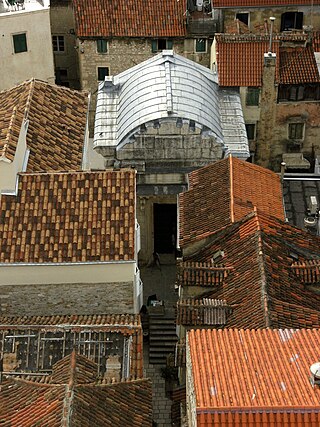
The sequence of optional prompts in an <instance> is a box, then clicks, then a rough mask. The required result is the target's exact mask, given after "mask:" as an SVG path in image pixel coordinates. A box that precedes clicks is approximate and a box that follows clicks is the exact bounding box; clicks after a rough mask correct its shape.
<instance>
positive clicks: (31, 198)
mask: <svg viewBox="0 0 320 427" xmlns="http://www.w3.org/2000/svg"><path fill="white" fill-rule="evenodd" d="M0 219H1V221H0V263H20V262H26V263H44V262H86V261H118V260H125V261H127V260H133V259H134V244H135V243H134V236H135V171H133V170H121V171H104V172H73V173H43V174H22V175H20V176H19V191H18V194H17V196H12V195H2V196H1V201H0Z"/></svg>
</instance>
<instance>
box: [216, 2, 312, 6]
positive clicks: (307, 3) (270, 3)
mask: <svg viewBox="0 0 320 427" xmlns="http://www.w3.org/2000/svg"><path fill="white" fill-rule="evenodd" d="M314 4H320V1H319V0H314V1H313V0H213V7H250V6H251V7H263V6H279V7H287V6H294V5H297V6H298V5H299V6H300V5H301V6H303V5H314Z"/></svg>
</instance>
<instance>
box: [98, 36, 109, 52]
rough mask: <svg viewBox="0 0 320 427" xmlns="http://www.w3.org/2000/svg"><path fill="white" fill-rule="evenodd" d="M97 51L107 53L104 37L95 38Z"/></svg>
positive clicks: (106, 43)
mask: <svg viewBox="0 0 320 427" xmlns="http://www.w3.org/2000/svg"><path fill="white" fill-rule="evenodd" d="M97 52H98V53H107V52H108V42H107V40H106V39H98V40H97Z"/></svg>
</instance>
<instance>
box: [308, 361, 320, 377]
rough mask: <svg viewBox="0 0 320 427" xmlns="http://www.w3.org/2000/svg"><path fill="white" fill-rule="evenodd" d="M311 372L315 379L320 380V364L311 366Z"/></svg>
mask: <svg viewBox="0 0 320 427" xmlns="http://www.w3.org/2000/svg"><path fill="white" fill-rule="evenodd" d="M310 371H311V373H312V375H313V376H314V378H315V379H319V380H320V362H317V363H314V364H313V365H311V366H310Z"/></svg>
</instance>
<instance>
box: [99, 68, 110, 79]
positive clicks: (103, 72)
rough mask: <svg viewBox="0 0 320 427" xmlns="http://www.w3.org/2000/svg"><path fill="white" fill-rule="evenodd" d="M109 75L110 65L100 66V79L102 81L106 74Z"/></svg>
mask: <svg viewBox="0 0 320 427" xmlns="http://www.w3.org/2000/svg"><path fill="white" fill-rule="evenodd" d="M108 75H109V68H108V67H98V80H99V81H102V80H104V78H105V77H106V76H108Z"/></svg>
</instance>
